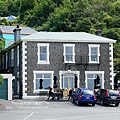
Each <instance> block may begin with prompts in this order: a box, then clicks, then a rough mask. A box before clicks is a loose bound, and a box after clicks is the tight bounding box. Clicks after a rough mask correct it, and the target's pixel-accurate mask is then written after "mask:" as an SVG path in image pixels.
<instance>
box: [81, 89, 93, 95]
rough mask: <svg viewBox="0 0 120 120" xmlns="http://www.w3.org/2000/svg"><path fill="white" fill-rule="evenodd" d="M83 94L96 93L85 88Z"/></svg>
mask: <svg viewBox="0 0 120 120" xmlns="http://www.w3.org/2000/svg"><path fill="white" fill-rule="evenodd" d="M82 93H83V94H85V95H86V94H87V95H94V92H93V91H92V90H83V92H82Z"/></svg>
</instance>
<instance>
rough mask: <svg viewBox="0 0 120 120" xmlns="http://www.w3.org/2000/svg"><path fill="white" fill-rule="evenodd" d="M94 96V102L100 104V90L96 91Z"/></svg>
mask: <svg viewBox="0 0 120 120" xmlns="http://www.w3.org/2000/svg"><path fill="white" fill-rule="evenodd" d="M95 96H96V102H97V103H99V102H100V99H101V90H98V91H97V92H96V93H95Z"/></svg>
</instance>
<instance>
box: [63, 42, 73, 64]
mask: <svg viewBox="0 0 120 120" xmlns="http://www.w3.org/2000/svg"><path fill="white" fill-rule="evenodd" d="M63 56H64V62H65V63H75V45H74V44H64V53H63Z"/></svg>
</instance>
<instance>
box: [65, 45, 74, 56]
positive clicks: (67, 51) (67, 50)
mask: <svg viewBox="0 0 120 120" xmlns="http://www.w3.org/2000/svg"><path fill="white" fill-rule="evenodd" d="M72 52H73V51H72V47H66V55H72Z"/></svg>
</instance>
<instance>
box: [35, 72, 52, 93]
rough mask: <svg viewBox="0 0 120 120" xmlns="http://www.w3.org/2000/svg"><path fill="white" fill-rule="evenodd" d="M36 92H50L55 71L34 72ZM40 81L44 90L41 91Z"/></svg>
mask: <svg viewBox="0 0 120 120" xmlns="http://www.w3.org/2000/svg"><path fill="white" fill-rule="evenodd" d="M33 73H34V91H40V90H48V87H49V86H50V87H52V86H53V83H52V81H53V71H34V72H33ZM40 79H42V80H43V82H42V89H40Z"/></svg>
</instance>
